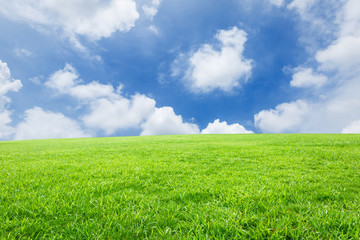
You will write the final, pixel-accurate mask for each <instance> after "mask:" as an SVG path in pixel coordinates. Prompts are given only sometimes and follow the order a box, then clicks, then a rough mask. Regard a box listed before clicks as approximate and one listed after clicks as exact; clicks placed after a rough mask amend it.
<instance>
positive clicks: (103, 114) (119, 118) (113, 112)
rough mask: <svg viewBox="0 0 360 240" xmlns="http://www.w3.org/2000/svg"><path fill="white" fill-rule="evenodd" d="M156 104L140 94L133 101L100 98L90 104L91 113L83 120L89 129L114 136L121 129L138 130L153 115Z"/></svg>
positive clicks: (120, 98)
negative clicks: (99, 130)
mask: <svg viewBox="0 0 360 240" xmlns="http://www.w3.org/2000/svg"><path fill="white" fill-rule="evenodd" d="M155 104H156V102H155V100H153V99H151V98H148V97H146V96H144V95H140V94H137V95H135V96H133V97H132V98H131V99H127V98H123V97H120V96H119V97H118V98H116V99H109V98H100V99H98V100H96V101H94V102H92V103H91V104H90V109H91V112H90V113H89V114H88V115H86V116H84V117H83V118H82V120H83V121H84V123H85V125H86V126H88V127H91V128H95V129H102V130H104V131H105V133H106V134H112V133H115V132H116V131H117V130H120V129H127V128H138V127H139V125H140V124H141V123H142V122H143V121H144V120H145V119H147V118H148V117H149V116H150V115H151V114H152V113H153V111H154V110H155Z"/></svg>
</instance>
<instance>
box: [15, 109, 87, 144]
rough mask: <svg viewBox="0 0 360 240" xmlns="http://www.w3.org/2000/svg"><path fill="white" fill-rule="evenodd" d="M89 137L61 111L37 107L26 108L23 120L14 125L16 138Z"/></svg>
mask: <svg viewBox="0 0 360 240" xmlns="http://www.w3.org/2000/svg"><path fill="white" fill-rule="evenodd" d="M82 137H90V135H89V134H86V133H85V132H84V131H83V130H82V129H81V127H80V126H79V124H78V123H77V122H76V121H74V120H72V119H70V118H67V117H65V116H64V115H63V114H61V113H53V112H48V111H44V110H43V109H41V108H39V107H34V108H32V109H28V110H26V112H25V120H24V122H22V123H20V124H19V125H18V126H17V127H16V134H15V139H16V140H23V139H46V138H82Z"/></svg>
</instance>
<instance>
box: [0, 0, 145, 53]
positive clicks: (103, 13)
mask: <svg viewBox="0 0 360 240" xmlns="http://www.w3.org/2000/svg"><path fill="white" fill-rule="evenodd" d="M0 5H1V8H0V13H1V14H2V15H3V16H5V17H7V18H9V19H12V20H15V21H20V22H25V23H28V24H30V25H31V26H35V27H36V28H39V27H40V28H42V29H47V28H50V29H52V30H55V31H56V30H57V29H61V31H62V32H63V34H65V36H66V37H67V38H68V39H69V40H70V42H72V43H73V45H74V46H75V47H77V48H78V49H80V50H84V47H83V46H82V45H81V43H80V42H79V41H78V39H77V36H85V37H87V38H89V39H91V40H98V39H101V38H104V37H105V38H106V37H109V36H110V35H111V34H112V33H114V32H115V31H122V32H126V31H129V30H130V29H131V28H132V27H133V26H134V25H135V22H136V20H137V19H138V18H139V13H138V12H137V10H136V3H135V2H134V1H133V0H109V1H102V0H91V1H87V0H77V1H73V0H61V1H59V0H55V1H46V0H39V1H35V0H30V1H21V0H13V1H7V0H0Z"/></svg>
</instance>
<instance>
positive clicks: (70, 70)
mask: <svg viewBox="0 0 360 240" xmlns="http://www.w3.org/2000/svg"><path fill="white" fill-rule="evenodd" d="M81 82H82V80H80V79H79V74H78V73H77V71H76V69H75V68H74V67H72V66H71V65H70V64H66V65H65V67H64V69H60V70H58V71H56V72H54V73H53V74H52V75H51V76H50V77H49V79H48V81H47V82H46V83H45V85H46V86H47V87H49V88H51V89H54V90H56V91H57V92H58V93H61V94H69V95H71V96H73V97H75V98H78V99H81V100H94V99H97V98H101V97H116V94H115V91H114V88H113V86H111V85H105V84H100V83H98V82H96V81H93V82H91V83H89V84H81Z"/></svg>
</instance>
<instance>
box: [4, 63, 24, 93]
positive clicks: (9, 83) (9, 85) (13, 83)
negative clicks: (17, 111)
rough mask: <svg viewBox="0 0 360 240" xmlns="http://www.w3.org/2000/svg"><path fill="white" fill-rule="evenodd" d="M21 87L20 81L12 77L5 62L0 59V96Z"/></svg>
mask: <svg viewBox="0 0 360 240" xmlns="http://www.w3.org/2000/svg"><path fill="white" fill-rule="evenodd" d="M21 87H22V84H21V81H20V80H15V79H12V78H11V75H10V69H9V68H8V66H7V63H5V62H2V61H1V60H0V98H1V97H4V96H5V94H7V93H8V92H10V91H13V92H17V91H19V90H20V88H21Z"/></svg>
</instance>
